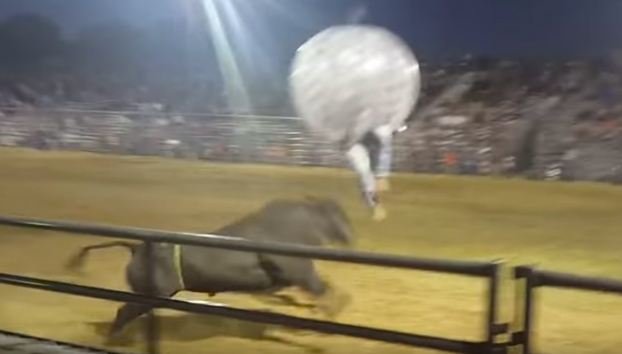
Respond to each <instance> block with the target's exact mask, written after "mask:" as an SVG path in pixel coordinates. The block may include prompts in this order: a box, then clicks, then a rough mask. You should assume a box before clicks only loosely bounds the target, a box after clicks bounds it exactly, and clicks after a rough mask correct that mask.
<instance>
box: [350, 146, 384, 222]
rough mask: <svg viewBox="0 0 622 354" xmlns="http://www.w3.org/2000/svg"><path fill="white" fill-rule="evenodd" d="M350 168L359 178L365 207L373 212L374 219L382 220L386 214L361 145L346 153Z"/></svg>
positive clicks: (367, 154)
mask: <svg viewBox="0 0 622 354" xmlns="http://www.w3.org/2000/svg"><path fill="white" fill-rule="evenodd" d="M346 157H347V159H348V162H349V163H350V166H351V167H352V169H353V170H354V172H355V173H356V174H357V176H358V178H359V184H360V187H361V190H362V192H363V196H364V198H365V201H366V202H367V205H368V206H369V207H370V208H371V209H372V210H373V213H374V219H384V218H385V217H386V212H385V211H384V208H382V206H381V205H380V203H379V200H378V193H377V192H376V181H375V178H374V174H373V172H372V169H371V163H370V158H369V153H368V152H367V149H366V148H365V147H364V146H363V145H361V144H355V145H354V146H352V147H351V148H349V149H348V150H347V152H346Z"/></svg>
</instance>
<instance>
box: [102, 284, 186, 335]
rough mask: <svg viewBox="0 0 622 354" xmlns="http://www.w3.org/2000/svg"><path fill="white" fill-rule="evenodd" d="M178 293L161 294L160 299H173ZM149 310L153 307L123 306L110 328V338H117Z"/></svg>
mask: <svg viewBox="0 0 622 354" xmlns="http://www.w3.org/2000/svg"><path fill="white" fill-rule="evenodd" d="M176 293H177V291H173V292H169V293H166V294H160V295H159V296H160V297H173V296H174V295H175V294H176ZM149 310H151V306H148V305H142V304H133V303H127V304H124V305H123V306H121V307H120V308H119V309H118V310H117V316H116V317H115V319H114V322H113V323H112V326H111V327H110V332H109V333H108V337H109V338H114V337H115V336H117V335H118V334H119V333H120V332H121V330H122V329H123V328H124V327H125V326H127V325H128V324H129V323H130V322H132V321H134V320H135V319H137V318H138V317H140V316H142V315H144V314H146V313H147V312H148V311H149Z"/></svg>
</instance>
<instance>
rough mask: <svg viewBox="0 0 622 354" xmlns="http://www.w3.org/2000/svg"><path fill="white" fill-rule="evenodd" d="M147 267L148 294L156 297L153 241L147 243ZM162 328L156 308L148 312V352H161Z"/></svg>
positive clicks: (146, 337) (146, 332) (146, 329)
mask: <svg viewBox="0 0 622 354" xmlns="http://www.w3.org/2000/svg"><path fill="white" fill-rule="evenodd" d="M145 246H146V248H145V269H146V270H147V295H149V296H153V297H156V296H158V294H157V292H156V276H155V256H154V252H155V249H154V248H155V245H154V243H153V242H146V243H145ZM159 330H160V328H159V323H158V318H157V316H156V314H155V309H153V308H151V309H149V312H147V323H146V325H145V339H146V341H147V353H149V354H159V352H160V348H159V340H160V331H159Z"/></svg>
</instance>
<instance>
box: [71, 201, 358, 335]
mask: <svg viewBox="0 0 622 354" xmlns="http://www.w3.org/2000/svg"><path fill="white" fill-rule="evenodd" d="M214 233H215V234H218V235H226V236H235V237H240V238H245V239H249V240H258V241H275V242H286V243H296V244H303V245H309V246H322V245H325V244H330V243H332V244H339V245H344V246H351V245H352V244H353V235H352V230H351V226H350V222H349V219H348V217H347V216H346V214H345V212H344V211H343V209H342V208H341V206H340V205H339V204H338V203H336V202H335V201H333V200H330V199H316V198H307V199H305V200H291V201H290V200H276V201H272V202H270V203H268V204H266V205H265V206H264V207H263V208H261V209H260V210H258V211H256V212H255V213H253V214H251V215H248V216H246V217H244V218H243V219H241V220H238V221H236V222H234V223H231V224H229V225H227V226H225V227H222V228H220V229H219V230H216V231H215V232H214ZM114 246H124V247H127V248H129V249H130V250H131V252H132V258H131V260H130V262H129V264H128V265H127V267H126V279H127V282H128V284H129V286H130V288H131V289H132V291H134V292H136V293H142V294H148V293H149V284H148V278H147V274H146V272H147V269H146V262H145V256H146V245H145V244H144V243H143V244H132V243H128V242H109V243H104V244H99V245H93V246H87V247H84V248H82V250H81V251H80V252H79V253H78V254H77V255H75V256H74V257H73V258H72V259H71V260H70V262H69V263H68V267H69V268H71V269H77V268H79V267H80V266H81V265H82V264H83V262H84V261H85V259H86V257H87V255H88V253H89V251H90V250H93V249H101V248H107V247H114ZM152 255H153V259H154V261H155V262H154V272H155V274H154V279H155V293H156V295H157V296H161V297H172V296H174V295H175V294H177V293H178V292H179V291H182V290H187V291H192V292H200V293H207V294H209V295H210V296H214V295H215V294H217V293H223V292H241V293H251V294H253V293H254V294H263V295H268V296H271V297H274V298H275V299H276V298H278V299H281V300H286V299H288V298H287V297H284V296H283V295H278V294H277V293H278V292H279V291H280V290H283V289H285V288H289V287H295V288H297V289H299V290H301V291H302V292H303V293H305V294H307V295H311V297H312V298H313V299H315V300H317V302H316V304H315V305H314V307H315V308H316V309H319V310H321V311H322V312H324V313H325V314H326V315H328V316H331V317H332V316H335V315H337V314H338V312H339V311H341V310H342V309H343V307H344V306H345V305H346V302H347V299H348V296H347V295H346V294H345V293H342V294H341V295H340V296H337V295H336V294H337V293H336V292H335V291H334V289H333V288H332V287H331V286H330V285H329V284H328V283H326V282H325V281H323V280H322V279H321V278H320V277H319V275H318V274H317V272H316V270H315V268H314V264H313V260H311V259H306V258H296V257H286V256H279V255H271V254H258V253H251V252H241V251H230V250H222V249H216V248H208V247H200V246H188V245H172V244H165V243H157V244H154V245H153V251H152ZM289 301H290V302H291V304H296V301H294V300H293V299H291V298H289ZM149 309H150V307H149V306H147V305H141V304H131V303H128V304H124V305H123V306H121V307H120V308H119V310H118V311H117V316H116V318H115V320H114V323H113V324H112V327H111V329H110V335H111V336H113V335H115V334H117V333H118V332H120V331H121V329H122V328H123V327H124V326H125V325H127V324H128V323H129V322H131V321H133V320H134V319H136V318H137V317H139V316H141V315H143V314H144V313H146V312H147V311H149Z"/></svg>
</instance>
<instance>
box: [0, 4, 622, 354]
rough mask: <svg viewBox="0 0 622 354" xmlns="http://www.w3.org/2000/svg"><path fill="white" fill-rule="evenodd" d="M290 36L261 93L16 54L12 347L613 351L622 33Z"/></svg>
mask: <svg viewBox="0 0 622 354" xmlns="http://www.w3.org/2000/svg"><path fill="white" fill-rule="evenodd" d="M205 3H206V4H207V3H211V2H210V1H209V0H206V2H205ZM205 11H206V13H207V15H206V17H207V18H209V19H211V20H210V21H209V22H211V23H212V25H211V27H210V28H211V29H212V30H214V23H216V22H218V21H214V20H213V15H210V13H209V12H210V11H216V6H207V5H206V6H205ZM20 21H21V22H20ZM37 21H38V22H37ZM42 21H43V20H41V19H35V18H33V17H28V16H23V17H16V18H13V19H9V20H6V21H5V23H4V24H2V25H0V47H2V46H6V45H9V46H10V45H11V43H13V44H14V43H15V42H11V40H7V38H9V37H11V35H14V36H18V35H20V33H21V34H24V33H26V34H28V33H30V32H28V31H24V32H23V33H22V32H20V28H21V29H24V28H26V27H25V26H28V25H30V26H33V28H35V27H36V28H39V30H41V28H44V24H42V23H43V22H42ZM20 26H21V27H20ZM37 26H39V27H37ZM42 26H43V27H42ZM27 32H28V33H27ZM42 32H45V34H46V35H48V36H49V35H50V33H51V31H50V30H42ZM120 37H124V36H120ZM120 37H119V38H120ZM16 38H17V37H16ZM46 38H48V39H46V41H47V42H46V43H48V44H49V43H51V40H50V39H49V38H51V37H46ZM97 38H100V37H97ZM101 38H104V39H105V38H112V37H106V36H104V35H102V36H101ZM218 38H220V36H218V35H214V50H215V52H216V54H217V56H218V57H219V58H225V57H227V55H226V53H224V54H223V52H226V51H227V49H226V47H227V46H226V45H223V44H222V43H220V44H219V43H218V41H219V40H220V41H222V40H223V39H222V38H221V39H218ZM102 40H103V39H102ZM29 43H30V42H29ZM84 47H86V46H84ZM2 48H4V47H2ZM13 48H14V49H15V48H17V49H15V50H16V51H17V50H18V49H19V48H18V47H17V46H16V47H13ZM80 48H83V47H80ZM89 48H91V47H89ZM0 50H1V51H2V53H3V55H4V53H9V52H8V51H6V52H5V51H4V49H0ZM90 50H93V49H90ZM76 51H77V50H76ZM119 51H121V49H119ZM35 52H36V51H35ZM113 54H114V53H113ZM292 54H293V55H292V57H291V58H290V59H291V61H290V63H289V69H288V70H289V71H288V73H287V80H286V82H283V84H282V87H277V88H276V89H273V85H272V86H271V85H268V84H266V85H265V87H263V86H262V85H261V84H260V85H258V88H257V87H256V88H255V89H254V90H252V91H250V92H249V93H248V94H246V95H245V94H240V92H241V91H243V90H240V85H239V82H238V81H237V79H231V82H233V83H232V84H231V85H226V84H225V85H224V88H222V89H220V88H218V89H217V88H215V86H214V85H203V84H201V83H196V82H195V83H192V84H191V85H189V86H191V87H190V88H186V89H184V83H183V82H182V83H178V82H176V81H173V80H171V81H168V82H167V81H166V80H165V79H162V81H163V82H167V83H166V84H165V85H164V86H165V88H162V87H160V86H158V82H157V80H154V81H152V82H149V83H144V82H142V83H140V84H136V85H135V86H132V84H130V83H129V82H130V81H131V78H130V76H131V75H130V74H128V73H127V72H124V73H125V74H126V76H125V77H124V76H123V75H122V74H119V73H117V74H116V75H117V76H115V75H113V74H110V75H108V74H106V73H105V72H97V73H94V72H95V70H94V69H93V68H92V67H91V68H90V67H88V66H87V65H85V67H84V68H82V67H79V65H78V64H76V63H77V62H71V64H68V65H65V64H67V63H65V64H62V63H61V64H62V65H61V64H58V62H55V61H54V60H50V61H43V60H42V61H37V62H36V65H35V64H33V63H32V62H27V61H25V60H15V61H14V62H11V61H10V60H9V59H6V58H4V59H0V147H1V148H0V157H1V163H2V167H3V168H2V172H1V174H0V180H1V182H0V190H1V191H2V192H0V196H1V198H0V225H1V227H0V289H1V290H0V294H1V296H0V354H14V353H15V354H26V353H28V354H44V353H45V354H48V353H49V354H52V353H54V354H56V353H58V354H72V353H76V354H78V353H80V354H81V353H149V354H156V353H165V354H168V353H171V354H172V353H225V352H226V351H227V350H233V351H237V352H239V353H246V352H248V353H251V352H252V353H308V352H311V353H326V354H333V353H334V354H345V353H360V354H366V353H370V354H371V353H381V352H382V353H396V354H399V353H441V352H448V353H465V354H505V353H517V354H518V353H520V354H530V353H532V354H583V353H586V354H587V353H593V354H619V353H622V337H621V336H620V335H619V328H620V326H622V296H621V295H622V253H621V252H620V250H621V249H622V238H621V237H620V232H621V231H620V230H622V217H620V215H622V213H621V212H622V189H620V186H619V184H620V183H622V104H621V103H620V102H622V100H621V98H622V65H619V62H621V61H620V60H619V58H618V57H620V55H618V56H616V55H612V57H611V58H608V59H606V60H599V61H588V60H577V61H572V62H528V61H519V60H516V61H512V60H501V59H490V58H480V57H473V56H465V57H463V58H460V59H459V60H453V61H449V62H446V63H442V65H441V64H438V63H434V64H433V63H430V62H427V61H424V60H421V59H420V58H419V57H418V55H417V50H416V46H413V45H410V44H407V43H406V42H405V41H403V40H402V39H401V38H400V36H398V35H397V34H396V33H394V32H392V31H390V30H388V29H386V28H383V27H380V26H376V25H368V24H362V23H358V22H354V23H352V22H350V23H348V24H340V25H331V26H327V27H325V28H324V29H322V30H320V31H316V32H315V33H310V34H309V36H308V37H307V38H306V40H305V41H304V42H302V43H299V44H298V49H297V51H296V52H295V53H292ZM163 55H164V54H163ZM95 56H96V57H95ZM94 57H95V58H94V59H101V55H100V54H97V55H94ZM119 57H120V56H117V57H114V58H116V59H118V58H119ZM91 59H93V58H91ZM223 60H224V61H227V60H229V59H223ZM84 61H85V62H87V60H86V59H84ZM164 61H165V60H164V59H163V62H164ZM195 64H196V63H195ZM11 65H13V66H11ZM28 65H30V66H28ZM33 65H34V66H33ZM154 65H155V64H154ZM25 67H27V68H28V69H27V70H26V69H23V68H25ZM32 67H36V68H38V69H37V71H36V73H35V72H33V71H32V70H34V69H32ZM6 68H19V70H18V69H14V70H13V69H11V70H9V69H6ZM50 68H60V69H57V72H52V74H49V75H48V74H47V73H48V72H50V71H51V70H52V69H50ZM221 69H222V68H221ZM20 70H21V71H20ZM89 70H91V71H92V72H93V73H92V74H89ZM234 71H235V70H232V69H231V68H228V69H227V68H225V69H222V72H223V74H222V75H223V77H224V78H225V79H223V81H227V78H229V77H237V74H235V73H234ZM24 72H26V73H29V72H32V75H27V74H24ZM144 75H148V74H145V73H144V72H143V74H142V76H144ZM137 77H141V75H138V76H137ZM124 79H125V80H126V81H124ZM137 81H140V80H137ZM146 81H148V80H146ZM236 85H237V86H236ZM187 86H188V85H187ZM180 87H181V88H180ZM232 96H236V97H237V98H236V99H231V97H232ZM249 102H251V104H248V103H249ZM253 102H254V103H256V104H252V103H253Z"/></svg>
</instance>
